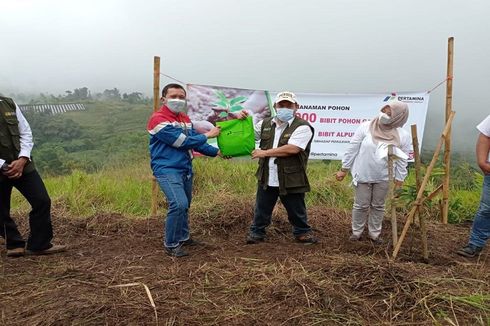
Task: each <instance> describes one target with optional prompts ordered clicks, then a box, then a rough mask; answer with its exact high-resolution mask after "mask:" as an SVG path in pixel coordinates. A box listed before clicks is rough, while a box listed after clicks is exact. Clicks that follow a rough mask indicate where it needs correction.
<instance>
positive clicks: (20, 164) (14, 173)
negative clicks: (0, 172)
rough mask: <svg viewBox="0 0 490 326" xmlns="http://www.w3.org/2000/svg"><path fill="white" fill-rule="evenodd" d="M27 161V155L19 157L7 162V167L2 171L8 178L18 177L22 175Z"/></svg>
mask: <svg viewBox="0 0 490 326" xmlns="http://www.w3.org/2000/svg"><path fill="white" fill-rule="evenodd" d="M27 161H28V158H27V157H19V159H17V160H15V161H13V162H12V163H10V164H9V169H8V170H7V171H6V172H5V173H4V174H5V175H6V176H7V178H9V179H18V178H20V177H21V176H22V172H23V171H24V166H25V165H26V163H27Z"/></svg>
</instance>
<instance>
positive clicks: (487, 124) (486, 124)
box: [476, 115, 490, 137]
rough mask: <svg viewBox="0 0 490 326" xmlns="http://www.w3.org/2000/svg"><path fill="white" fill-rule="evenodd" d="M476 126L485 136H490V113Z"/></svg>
mask: <svg viewBox="0 0 490 326" xmlns="http://www.w3.org/2000/svg"><path fill="white" fill-rule="evenodd" d="M476 128H477V129H478V131H480V132H481V133H482V134H484V135H485V136H487V137H490V115H489V116H487V117H486V118H485V120H483V121H482V122H480V124H479V125H478V126H477V127H476Z"/></svg>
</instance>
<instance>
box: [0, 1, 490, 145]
mask: <svg viewBox="0 0 490 326" xmlns="http://www.w3.org/2000/svg"><path fill="white" fill-rule="evenodd" d="M489 17H490V2H489V1H488V0H486V1H485V0H472V1H455V0H445V1H444V0H430V1H428V0H426V1H421V0H410V1H407V0H405V1H398V0H370V1H365V0H364V1H361V0H358V1H353V0H336V1H328V0H323V1H322V0H302V1H297V0H296V1H291V0H247V1H245V0H179V1H177V0H173V1H166V0H161V1H157V0H145V1H127V0H118V1H116V0H87V1H61V0H43V1H39V0H37V1H36V0H0V36H1V38H0V39H1V42H2V49H1V51H0V92H2V93H4V94H9V93H11V92H17V93H18V92H24V93H30V92H36V93H37V92H52V93H55V94H59V93H64V91H65V90H69V89H74V88H77V87H83V86H86V87H88V88H89V89H91V90H92V92H97V91H102V90H104V89H106V88H113V87H118V88H119V89H120V90H121V91H122V92H128V91H140V92H143V93H145V94H146V95H149V96H150V95H151V94H152V81H153V79H152V78H153V75H152V73H153V71H152V69H153V56H154V55H159V56H161V59H162V67H161V70H162V72H164V73H166V74H169V75H172V76H174V77H176V78H178V79H179V80H182V81H184V82H188V83H198V84H212V85H223V86H230V87H243V88H252V89H268V90H283V89H288V90H293V91H297V92H321V93H366V92H376V93H378V92H382V93H385V92H391V91H424V90H429V89H430V88H432V87H433V86H435V85H436V84H437V83H438V82H440V81H441V80H443V79H444V78H445V76H446V60H447V38H448V37H449V36H454V38H455V66H454V70H455V73H454V102H453V104H454V110H455V111H456V118H455V127H454V140H453V142H454V144H455V146H457V147H458V148H459V149H461V148H464V149H469V150H470V151H473V147H474V143H475V137H476V134H477V133H476V131H475V129H474V126H475V125H476V124H477V123H478V122H479V121H480V120H482V119H483V118H484V117H486V115H488V114H489V112H490V109H489V106H488V102H489V101H488V100H487V98H486V97H487V94H488V87H489V86H490V42H489V41H490V40H489V34H490V19H489ZM166 82H169V80H168V79H165V78H164V79H162V84H164V83H166ZM444 101H445V87H440V88H439V89H437V90H436V91H434V92H433V93H432V97H431V102H430V105H429V115H428V123H427V128H426V133H425V135H426V137H425V142H426V143H425V145H429V147H433V146H434V145H435V142H436V140H437V137H438V136H439V134H440V131H441V129H442V118H441V117H440V114H442V113H443V112H444Z"/></svg>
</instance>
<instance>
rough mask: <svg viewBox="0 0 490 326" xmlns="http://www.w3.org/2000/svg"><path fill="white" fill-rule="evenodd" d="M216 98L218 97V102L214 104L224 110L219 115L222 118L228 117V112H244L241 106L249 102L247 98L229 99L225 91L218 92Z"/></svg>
mask: <svg viewBox="0 0 490 326" xmlns="http://www.w3.org/2000/svg"><path fill="white" fill-rule="evenodd" d="M215 94H216V96H217V97H218V102H216V103H214V105H216V106H217V107H220V108H222V109H223V110H224V112H221V113H220V114H219V117H220V118H224V117H226V116H227V115H228V112H236V111H240V110H243V106H241V104H242V103H243V102H245V101H246V100H247V98H246V97H245V96H237V97H235V98H231V99H229V98H227V97H226V95H225V93H223V91H216V93H215Z"/></svg>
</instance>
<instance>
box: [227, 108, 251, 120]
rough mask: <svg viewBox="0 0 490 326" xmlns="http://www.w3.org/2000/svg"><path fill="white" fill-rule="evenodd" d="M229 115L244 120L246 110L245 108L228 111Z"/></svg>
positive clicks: (246, 113) (246, 115)
mask: <svg viewBox="0 0 490 326" xmlns="http://www.w3.org/2000/svg"><path fill="white" fill-rule="evenodd" d="M230 115H233V116H234V117H235V119H240V120H245V119H246V118H247V117H248V112H247V111H245V110H241V111H238V112H233V113H230Z"/></svg>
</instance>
